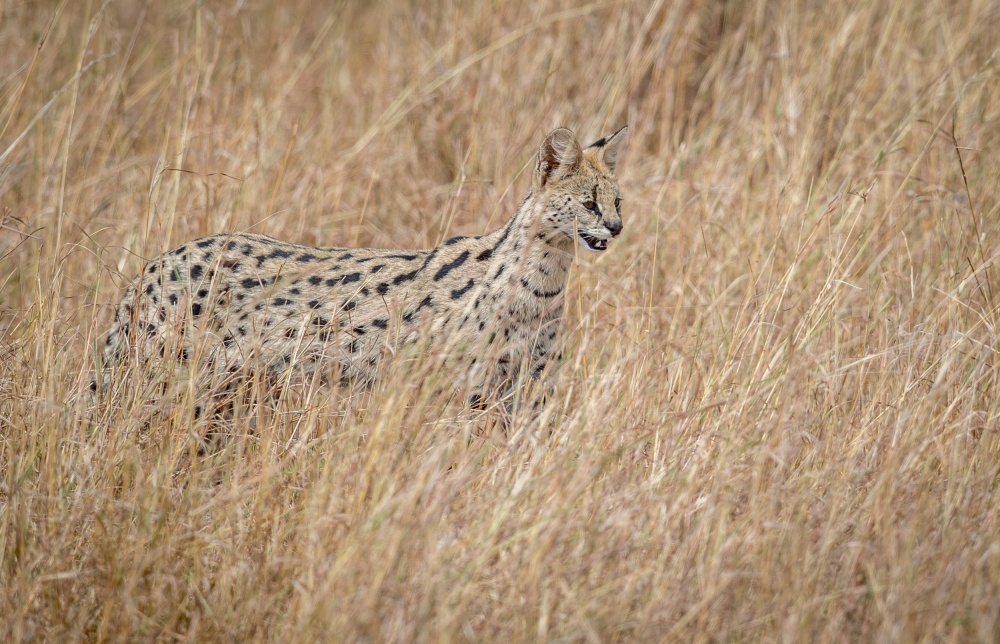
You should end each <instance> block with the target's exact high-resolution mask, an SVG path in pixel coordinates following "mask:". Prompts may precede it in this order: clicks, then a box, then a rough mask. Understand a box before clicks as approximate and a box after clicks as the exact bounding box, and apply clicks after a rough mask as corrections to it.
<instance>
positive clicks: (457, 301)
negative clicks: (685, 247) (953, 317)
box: [103, 128, 626, 397]
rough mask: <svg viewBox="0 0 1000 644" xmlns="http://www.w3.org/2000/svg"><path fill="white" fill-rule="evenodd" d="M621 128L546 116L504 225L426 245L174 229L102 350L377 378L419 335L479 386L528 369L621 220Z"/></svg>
mask: <svg viewBox="0 0 1000 644" xmlns="http://www.w3.org/2000/svg"><path fill="white" fill-rule="evenodd" d="M625 134H626V128H622V129H621V130H619V131H618V132H616V133H614V134H612V135H610V136H608V137H604V138H602V139H600V140H599V141H598V142H597V143H595V144H593V145H591V146H590V147H588V148H587V149H582V148H581V146H580V144H579V143H578V142H577V140H576V138H575V137H574V135H573V133H572V132H571V131H569V130H567V129H565V128H559V129H557V130H555V131H553V132H552V133H551V134H549V135H548V136H547V137H546V138H545V140H544V141H543V142H542V145H541V146H540V148H539V150H538V155H537V158H536V164H535V170H534V173H533V179H532V189H531V192H529V193H528V195H527V196H526V197H525V198H524V200H523V202H522V203H521V206H520V208H518V210H517V212H516V213H515V214H514V215H513V216H512V217H511V218H510V220H509V221H508V222H507V223H506V224H505V225H504V226H503V227H502V228H500V229H498V230H495V231H493V232H491V233H488V234H485V235H482V236H478V237H454V238H452V239H449V240H447V241H445V242H444V243H443V244H441V245H440V246H438V247H437V248H433V249H427V250H388V249H376V248H312V247H306V246H299V245H296V244H291V243H288V242H284V241H280V240H277V239H273V238H271V237H265V236H263V235H254V234H249V233H222V234H217V235H213V236H210V237H205V238H203V239H197V240H194V241H192V242H189V243H187V244H184V245H183V246H180V247H178V248H175V249H173V250H171V251H169V252H166V253H164V254H163V255H160V256H159V257H157V258H155V259H153V260H151V261H149V262H148V263H147V264H146V266H145V268H144V270H143V272H142V274H141V275H140V276H139V277H138V278H137V279H136V280H135V281H134V282H133V283H132V285H130V286H129V287H128V289H127V290H126V292H125V295H124V297H123V299H122V301H121V304H120V305H119V306H118V309H117V312H116V315H115V320H114V323H113V324H112V326H111V329H110V331H109V333H108V335H107V340H106V346H105V348H104V352H103V353H104V356H103V357H104V363H105V364H106V365H110V364H113V363H114V362H115V361H117V360H119V359H120V358H121V356H122V355H124V354H125V353H126V352H128V351H129V350H130V348H133V347H134V348H138V349H140V353H141V354H142V355H147V356H155V355H157V353H156V352H160V353H161V354H162V352H163V351H164V348H165V347H174V350H176V351H178V353H179V355H180V356H181V357H190V356H191V355H192V354H193V353H195V352H199V355H201V356H202V357H203V358H205V359H207V360H208V361H209V362H210V363H211V364H214V365H216V366H217V367H218V368H220V369H225V370H229V371H235V370H238V369H240V368H241V367H242V366H243V365H244V364H248V363H250V362H251V361H253V363H254V364H263V365H266V367H267V369H268V370H269V371H274V372H284V371H285V370H287V369H289V368H294V369H301V370H302V371H303V372H305V373H307V374H308V373H312V372H314V371H316V370H323V371H324V372H329V371H336V372H339V374H340V376H341V377H342V378H346V379H362V380H373V379H374V378H376V377H377V374H378V371H379V369H380V363H381V362H382V359H383V357H384V355H385V354H386V352H387V350H389V349H390V348H394V347H396V346H399V345H400V344H401V343H402V344H405V343H412V342H415V341H420V340H423V341H427V342H428V345H429V346H437V347H439V348H440V350H441V351H443V352H444V353H445V354H446V355H447V356H448V360H449V363H452V362H454V363H456V364H458V363H461V364H462V365H463V366H462V371H461V378H457V379H462V378H464V379H468V380H469V381H468V382H467V384H468V385H469V386H470V388H471V390H472V391H473V392H474V395H475V396H476V397H481V396H482V395H485V394H486V393H488V392H490V391H497V390H498V388H500V387H505V386H508V385H509V384H510V383H511V382H512V381H513V380H514V379H516V378H517V376H518V375H519V369H521V368H522V367H525V366H527V368H528V369H530V374H531V375H532V376H537V375H538V374H539V373H540V372H541V371H542V369H543V368H544V367H545V364H546V362H547V361H548V359H549V356H550V353H551V352H552V350H553V346H554V344H555V342H556V339H557V336H558V332H559V329H560V327H561V324H562V310H563V302H564V289H565V286H566V275H567V271H568V269H569V266H570V262H571V260H572V257H573V255H574V252H575V245H576V244H579V245H581V246H582V247H583V248H585V249H587V250H592V251H598V252H599V251H602V250H604V249H605V248H606V247H607V240H609V239H610V238H612V237H614V236H617V235H618V233H619V232H620V231H621V229H622V220H621V198H620V193H619V190H618V184H617V182H616V180H615V176H614V172H615V166H616V161H617V156H618V151H619V149H620V145H621V143H622V141H623V140H624V138H625ZM171 334H173V335H171ZM171 337H173V338H174V339H175V340H174V341H173V342H170V340H169V338H171ZM178 337H180V338H181V340H180V341H179V342H178V341H176V338H178Z"/></svg>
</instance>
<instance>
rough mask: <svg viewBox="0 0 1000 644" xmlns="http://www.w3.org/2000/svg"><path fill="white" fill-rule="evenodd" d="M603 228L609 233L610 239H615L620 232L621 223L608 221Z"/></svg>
mask: <svg viewBox="0 0 1000 644" xmlns="http://www.w3.org/2000/svg"><path fill="white" fill-rule="evenodd" d="M604 227H605V228H607V229H608V230H609V231H611V236H612V237H617V236H618V235H620V234H621V232H622V222H620V221H609V222H607V223H606V224H604Z"/></svg>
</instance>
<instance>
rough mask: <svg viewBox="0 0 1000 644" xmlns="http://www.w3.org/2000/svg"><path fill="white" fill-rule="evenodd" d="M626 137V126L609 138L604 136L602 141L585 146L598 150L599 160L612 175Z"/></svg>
mask: <svg viewBox="0 0 1000 644" xmlns="http://www.w3.org/2000/svg"><path fill="white" fill-rule="evenodd" d="M627 136H628V126H627V125H626V126H625V127H623V128H622V129H620V130H618V131H617V132H615V133H614V134H612V135H611V136H606V137H604V138H603V139H598V140H597V141H594V142H593V143H591V144H590V145H589V146H587V149H588V150H589V149H591V148H600V158H601V160H602V161H604V165H606V166H607V167H608V171H610V172H611V174H614V173H615V169H616V168H617V167H618V152H619V151H620V150H621V147H622V143H624V142H625V139H626V137H627Z"/></svg>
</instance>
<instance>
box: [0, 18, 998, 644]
mask: <svg viewBox="0 0 1000 644" xmlns="http://www.w3.org/2000/svg"><path fill="white" fill-rule="evenodd" d="M998 33H1000V8H998V6H997V4H996V3H995V2H991V1H989V0H963V1H960V2H949V1H946V0H925V1H924V2H903V1H899V0H897V1H893V2H870V1H866V2H860V1H859V2H807V1H803V2H779V1H775V2H764V1H762V0H759V1H751V2H746V3H724V2H714V1H709V0H688V1H684V0H677V1H674V2H662V1H653V2H649V3H642V2H632V1H627V0H607V1H598V2H594V3H590V4H575V3H570V2H561V1H560V0H551V1H550V0H541V1H536V2H522V1H519V0H515V1H512V2H505V3H485V2H482V3H467V2H461V1H458V0H433V1H431V2H404V1H396V2H373V3H360V2H359V3H354V2H342V3H339V4H335V5H334V4H333V3H324V2H306V1H304V0H283V1H282V2H271V1H269V0H261V1H257V2H215V1H211V0H210V1H208V2H195V1H189V2H184V1H179V2H153V3H145V2H138V1H136V2H128V1H119V2H108V3H101V2H97V1H80V2H77V1H75V0H74V1H73V2H65V1H64V2H11V1H9V0H8V1H6V2H0V218H2V226H0V257H2V259H0V262H2V263H0V333H2V344H0V351H2V360H0V427H2V430H0V432H2V434H0V471H2V478H0V589H2V590H0V639H3V640H4V641H23V640H39V639H46V640H53V641H67V640H80V639H85V640H148V639H157V640H171V639H184V640H195V641H206V640H224V641H234V640H235V641H241V640H257V639H266V640H276V641H310V640H324V639H333V640H339V639H346V640H404V641H409V640H414V639H421V640H427V641H437V640H463V639H469V640H487V641H489V640H506V639H513V640H519V641H523V640H555V639H569V640H588V641H603V640H621V641H634V640H659V641H690V640H706V639H724V640H743V639H752V640H757V639H766V640H785V641H829V640H834V641H842V640H861V641H912V640H948V641H976V640H979V641H996V638H997V637H998V635H1000V490H998V485H1000V406H998V405H1000V404H998V402H997V399H998V393H1000V389H998V384H1000V383H998V374H1000V359H998V351H1000V326H998V325H1000V314H998V298H1000V271H998V270H997V260H998V254H1000V245H998V226H1000V198H998V194H1000V83H998V64H1000V60H998V58H1000V56H998V54H997V51H996V49H995V48H996V47H997V45H998V41H997V38H996V34H998ZM625 123H628V125H629V127H630V140H629V143H628V148H627V149H626V151H625V153H624V159H623V164H622V167H621V169H620V174H621V181H622V188H623V192H624V195H625V204H624V207H623V209H624V213H625V232H624V233H623V235H622V236H621V237H620V238H619V239H618V240H616V242H615V243H614V245H613V248H612V249H611V250H610V251H609V252H607V253H605V254H604V255H602V256H600V257H598V258H595V257H594V256H592V255H586V256H581V257H580V258H579V261H578V262H577V265H576V267H575V268H574V270H573V271H572V275H571V278H570V281H571V283H570V290H569V292H570V293H572V297H571V298H570V299H569V301H568V302H567V306H566V315H567V319H566V330H565V342H566V351H565V354H564V360H563V363H562V366H561V368H560V369H559V370H558V371H556V372H555V373H554V374H553V380H552V384H551V390H550V391H549V392H548V394H547V400H546V402H545V404H544V405H543V406H537V405H529V404H526V405H523V406H521V407H519V408H518V410H516V411H515V412H514V415H513V417H512V418H511V419H510V420H509V423H508V426H507V427H506V428H505V427H504V424H503V423H502V422H497V419H496V418H495V416H494V415H491V414H486V415H484V416H478V417H470V416H469V414H468V411H467V410H463V409H462V407H461V406H460V405H458V404H456V403H455V401H454V400H452V399H451V395H450V393H449V388H448V384H449V383H448V374H447V372H446V371H442V370H441V369H439V368H435V367H434V366H433V364H430V361H427V360H423V359H421V356H420V355H419V354H413V353H410V354H408V355H407V356H399V357H398V358H399V359H398V360H396V361H394V362H393V363H392V364H391V365H390V366H389V367H388V368H387V371H386V373H385V377H384V379H383V380H382V381H381V382H380V383H379V384H378V385H377V386H376V387H374V388H373V389H370V390H365V389H360V388H358V389H351V388H345V387H337V386H334V385H330V384H323V383H305V384H300V385H297V386H293V387H290V388H287V391H285V392H284V393H283V394H282V395H273V392H272V395H267V392H266V391H265V392H263V395H261V392H262V390H264V389H266V388H267V386H268V385H267V383H259V382H258V383H251V385H250V386H249V394H248V401H249V406H250V408H251V409H252V410H254V411H252V413H251V412H247V413H237V414H235V415H234V417H233V419H232V420H231V421H230V422H228V424H226V425H225V433H226V436H225V437H224V438H223V440H221V441H219V442H218V443H217V444H216V445H215V447H213V448H212V449H209V450H207V451H206V450H205V449H204V448H203V442H202V440H203V438H204V436H205V435H206V434H207V433H208V432H210V431H213V428H212V422H213V421H210V420H209V419H207V418H205V417H197V416H196V414H195V413H194V408H195V407H196V406H197V405H198V404H199V403H202V402H204V400H203V398H204V396H205V394H204V393H203V392H202V391H201V390H200V389H199V388H198V387H196V386H195V383H196V382H197V381H196V379H195V378H194V377H191V376H186V375H184V372H183V371H182V370H176V369H164V368H159V366H158V365H152V366H150V367H149V368H147V369H146V370H145V371H142V370H139V369H138V368H136V369H133V370H131V371H126V372H123V373H120V374H119V380H118V381H117V382H116V385H115V387H116V388H115V390H114V395H113V396H111V397H107V398H102V399H99V400H96V401H95V400H92V399H89V398H87V397H85V396H80V395H78V394H79V392H80V390H81V389H82V388H83V387H85V385H86V380H87V377H88V373H89V372H90V371H91V370H92V369H93V366H94V362H93V360H94V359H93V347H94V346H95V345H96V344H97V343H98V342H100V340H101V334H102V333H103V331H104V330H105V329H106V327H107V325H108V323H109V321H110V318H111V316H112V307H113V306H114V304H115V303H116V301H117V298H119V297H120V296H121V293H122V291H123V288H124V286H125V284H127V282H128V280H129V279H130V278H131V277H132V276H133V275H134V274H135V273H136V272H137V271H138V270H139V266H140V264H141V260H142V258H150V257H153V256H155V255H156V254H158V253H160V252H162V251H164V250H166V249H168V248H169V247H170V246H171V245H174V244H177V243H179V242H181V241H184V240H187V239H189V238H192V237H195V236H198V235H203V234H207V233H210V232H215V231H221V230H252V231H255V232H262V233H268V234H272V235H276V236H280V237H282V238H284V239H288V240H292V241H296V242H299V243H306V244H316V245H325V246H334V245H335V246H346V245H354V244H360V245H371V246H382V247H394V248H395V247H398V248H406V247H428V246H431V245H434V244H436V243H439V242H440V241H441V240H443V239H445V238H446V237H447V236H451V235H456V234H477V233H481V232H485V231H486V230H488V229H492V228H494V227H496V226H498V225H499V224H500V223H501V222H502V221H504V219H505V217H506V216H508V214H509V213H511V212H513V210H514V208H515V207H516V205H517V203H518V202H519V199H520V197H521V196H522V194H523V193H524V192H525V191H526V190H527V176H526V173H525V169H526V168H527V167H528V164H529V163H530V161H531V158H532V155H533V153H534V151H535V149H536V146H537V144H538V142H539V141H540V140H541V138H542V137H543V136H544V134H545V133H546V132H547V131H548V130H550V129H551V128H553V127H555V126H558V125H567V126H569V127H572V128H573V129H574V130H576V131H577V132H578V133H579V134H580V135H581V137H582V138H583V139H596V138H598V137H599V136H601V135H603V134H606V133H608V132H609V131H612V129H613V128H617V127H619V126H621V125H623V124H625ZM163 388H166V389H167V390H168V393H167V394H163V395H161V394H159V393H157V392H158V391H160V390H161V389H163ZM536 393H537V391H536ZM527 395H533V394H532V392H531V391H529V392H528V394H527Z"/></svg>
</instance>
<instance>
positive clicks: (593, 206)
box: [583, 200, 598, 213]
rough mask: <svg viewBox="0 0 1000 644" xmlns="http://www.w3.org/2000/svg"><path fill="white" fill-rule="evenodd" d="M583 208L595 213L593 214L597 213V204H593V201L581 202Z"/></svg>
mask: <svg viewBox="0 0 1000 644" xmlns="http://www.w3.org/2000/svg"><path fill="white" fill-rule="evenodd" d="M583 207H584V208H586V209H587V210H589V211H590V212H595V213H596V212H598V211H597V204H596V203H594V202H593V201H590V200H587V201H584V202H583Z"/></svg>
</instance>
